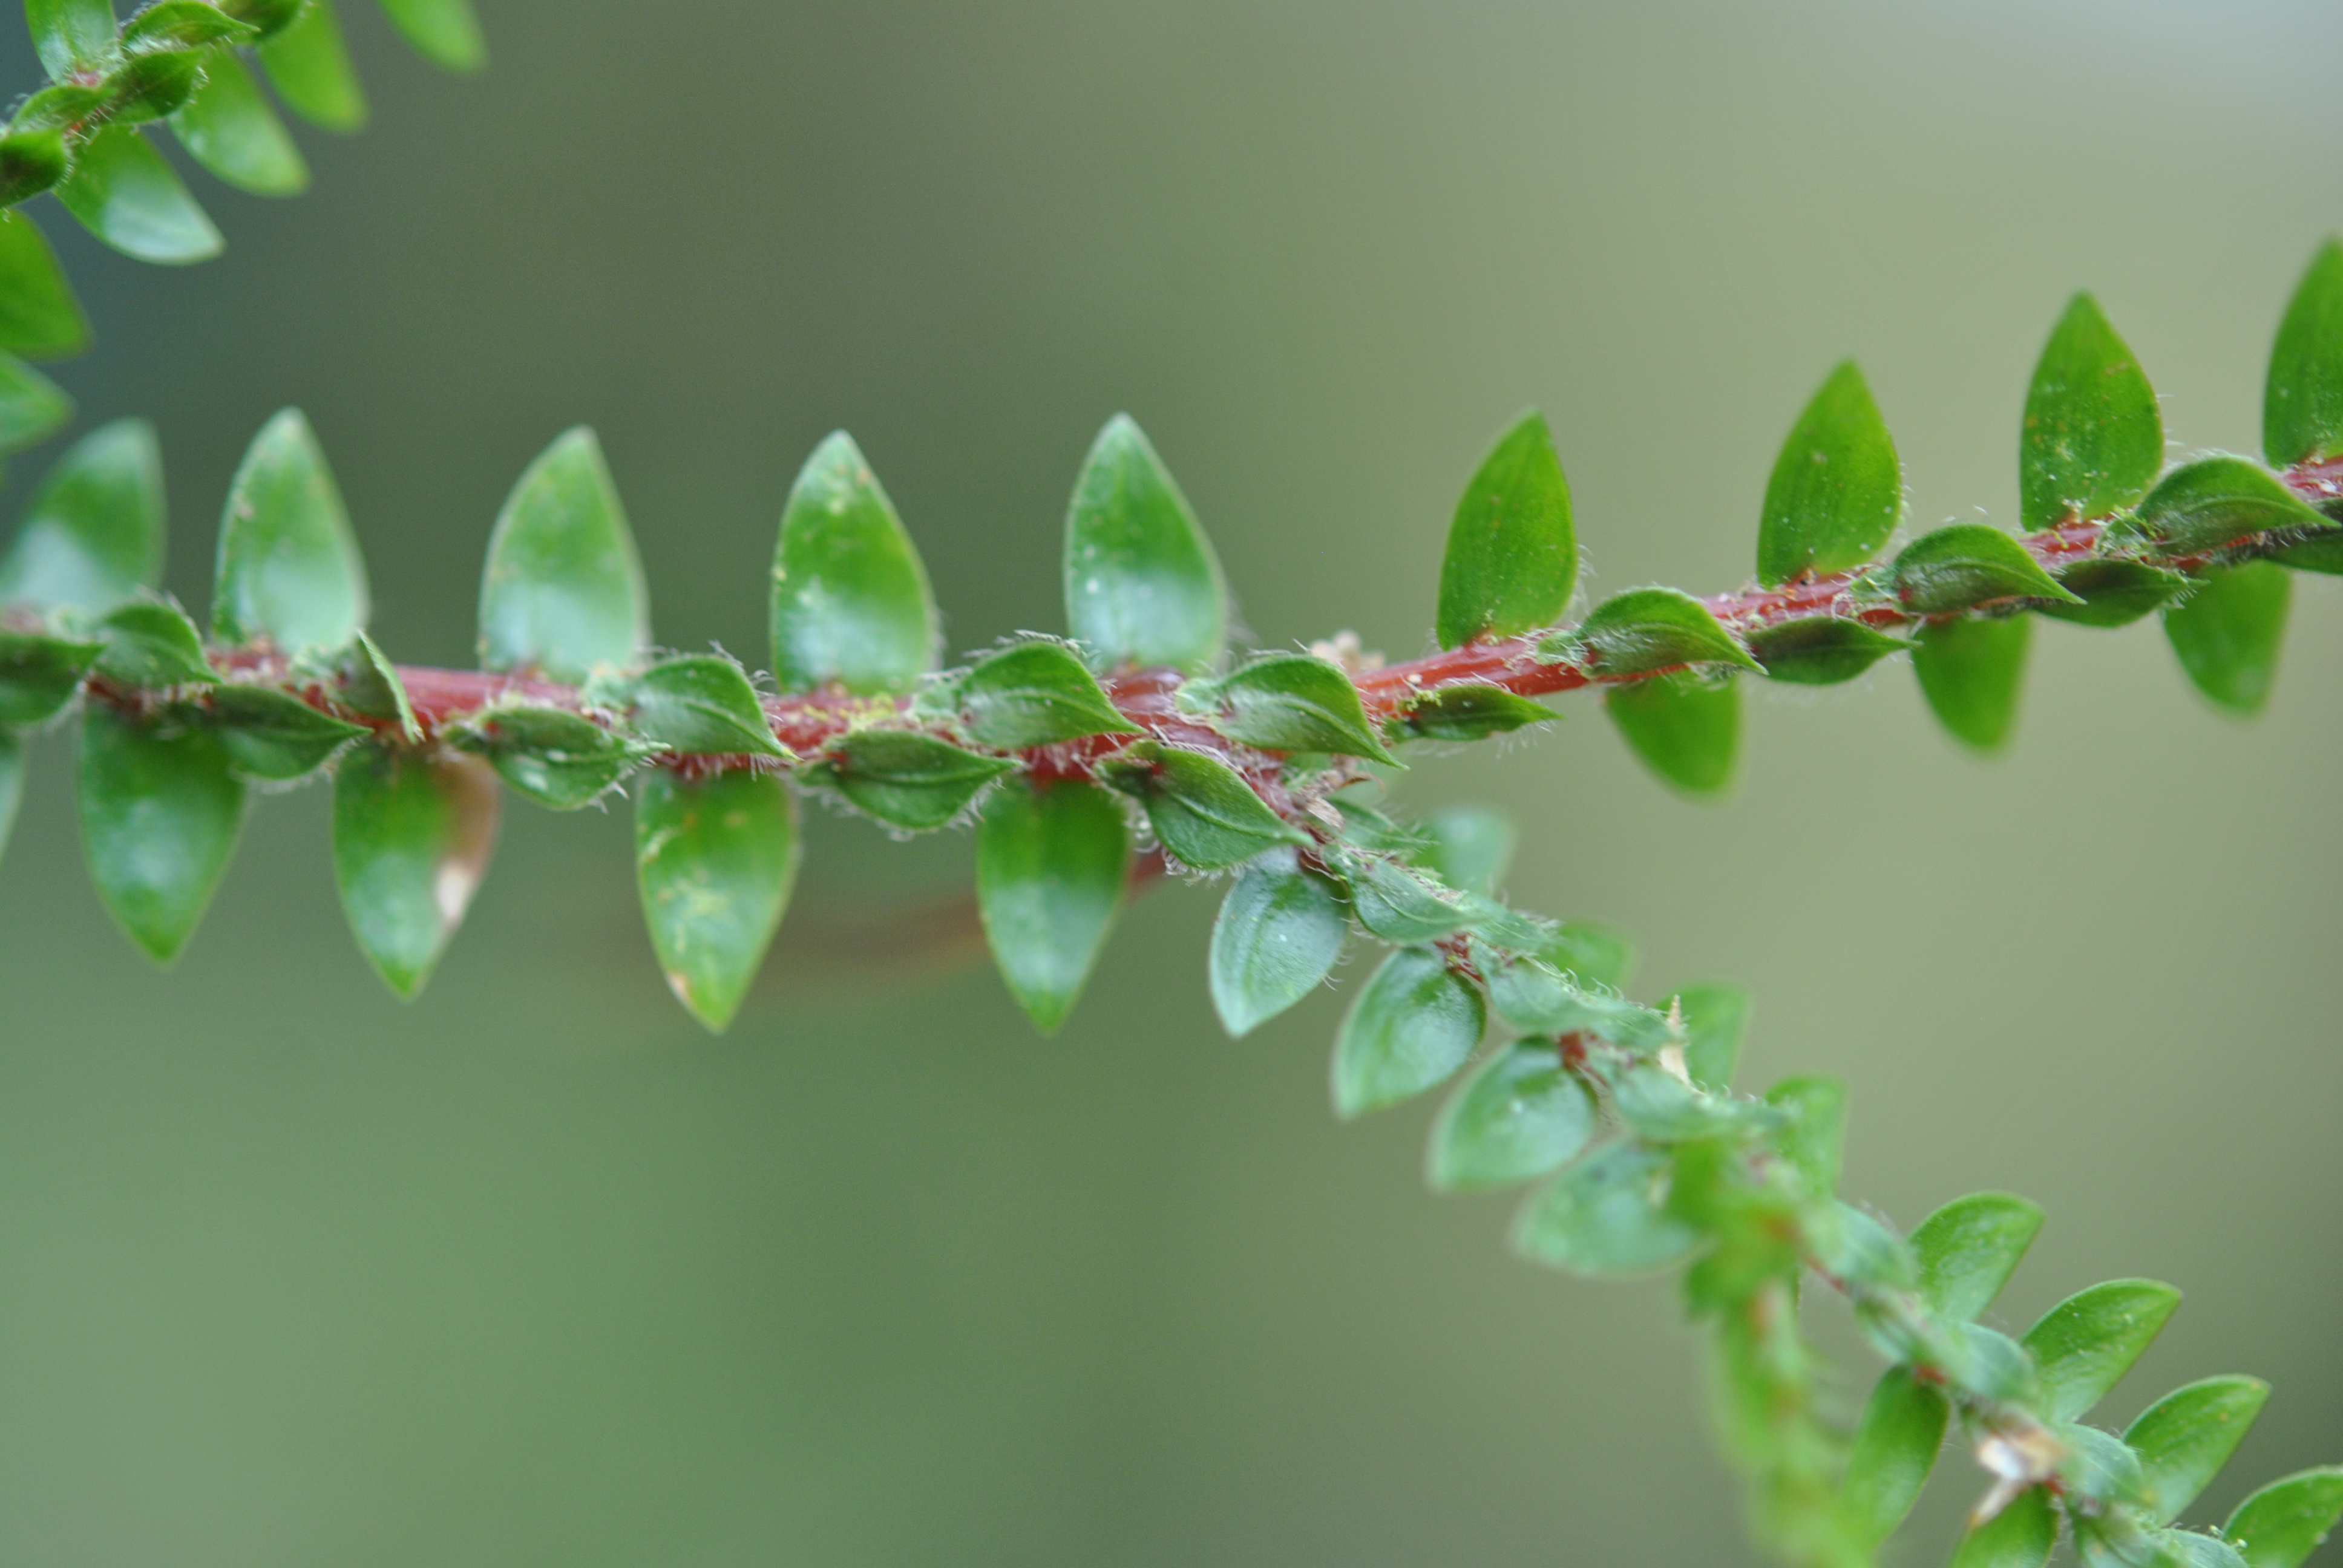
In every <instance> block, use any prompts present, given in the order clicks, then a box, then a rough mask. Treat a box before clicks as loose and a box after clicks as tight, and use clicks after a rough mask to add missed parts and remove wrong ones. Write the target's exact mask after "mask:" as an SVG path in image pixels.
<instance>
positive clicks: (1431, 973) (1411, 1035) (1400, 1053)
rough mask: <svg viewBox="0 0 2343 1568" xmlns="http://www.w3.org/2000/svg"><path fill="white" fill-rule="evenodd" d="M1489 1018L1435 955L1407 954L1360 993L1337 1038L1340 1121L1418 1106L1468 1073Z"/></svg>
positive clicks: (1399, 953) (1387, 964) (1477, 995)
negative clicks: (1422, 1097)
mask: <svg viewBox="0 0 2343 1568" xmlns="http://www.w3.org/2000/svg"><path fill="white" fill-rule="evenodd" d="M1487 1020H1488V1012H1487V1010H1486V1008H1485V1007H1484V1006H1483V1002H1482V1000H1481V992H1480V990H1478V989H1477V988H1475V987H1474V986H1473V984H1472V983H1471V982H1470V981H1468V980H1464V979H1463V977H1462V976H1460V975H1458V974H1457V973H1456V972H1455V971H1454V970H1452V969H1450V968H1449V965H1448V956H1447V955H1446V954H1445V953H1443V952H1441V951H1439V950H1437V949H1433V948H1400V949H1398V950H1395V951H1393V954H1392V955H1391V957H1389V958H1387V959H1385V960H1383V964H1382V966H1381V967H1380V968H1378V969H1377V970H1375V972H1374V973H1373V976H1371V977H1370V978H1369V979H1368V980H1367V983H1366V984H1365V985H1364V986H1363V987H1361V988H1360V990H1359V994H1358V997H1357V998H1356V1000H1353V1002H1352V1003H1351V1010H1350V1011H1349V1012H1348V1013H1345V1014H1344V1015H1343V1018H1342V1030H1340V1032H1338V1033H1337V1034H1336V1035H1335V1037H1334V1064H1333V1088H1334V1114H1335V1115H1337V1116H1340V1117H1342V1119H1343V1120H1344V1121H1348V1120H1350V1119H1351V1118H1352V1117H1354V1116H1362V1115H1364V1114H1365V1113H1366V1112H1368V1111H1381V1110H1383V1108H1384V1107H1385V1106H1389V1105H1397V1104H1398V1103H1399V1102H1400V1101H1403V1100H1412V1099H1413V1098H1414V1097H1415V1096H1417V1095H1419V1094H1422V1093H1423V1091H1425V1090H1427V1089H1430V1088H1432V1087H1433V1086H1434V1085H1436V1084H1438V1083H1440V1082H1441V1081H1443V1080H1444V1079H1446V1078H1447V1077H1448V1076H1449V1075H1450V1074H1451V1073H1453V1072H1454V1071H1455V1070H1457V1069H1458V1068H1460V1067H1462V1066H1463V1065H1464V1062H1465V1059H1466V1058H1468V1057H1470V1056H1471V1055H1472V1054H1473V1047H1475V1046H1477V1045H1479V1044H1480V1043H1481V1030H1482V1026H1483V1024H1484V1023H1486V1021H1487Z"/></svg>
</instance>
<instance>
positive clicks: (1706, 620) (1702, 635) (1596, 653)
mask: <svg viewBox="0 0 2343 1568" xmlns="http://www.w3.org/2000/svg"><path fill="white" fill-rule="evenodd" d="M1567 640H1573V641H1575V642H1576V643H1578V644H1579V645H1580V646H1581V647H1582V648H1584V654H1583V656H1582V657H1584V659H1585V661H1586V664H1587V667H1588V668H1590V669H1591V670H1593V671H1594V673H1595V674H1596V675H1598V676H1609V677H1615V676H1627V675H1643V674H1644V673H1646V672H1648V671H1651V670H1654V669H1666V668H1670V667H1672V666H1674V665H1680V664H1729V665H1735V666H1737V667H1738V668H1743V669H1755V668H1757V662H1756V660H1755V659H1753V658H1750V657H1749V655H1748V653H1747V652H1746V651H1745V650H1744V649H1743V648H1742V646H1741V645H1740V644H1739V643H1737V642H1735V641H1734V640H1733V634H1732V633H1730V632H1728V631H1726V630H1725V628H1724V627H1723V626H1721V625H1719V624H1718V622H1717V618H1715V616H1713V615H1711V614H1710V613H1709V612H1708V607H1707V606H1706V605H1704V604H1703V603H1701V602H1700V600H1698V599H1696V598H1693V597H1692V596H1691V595H1690V594H1685V593H1678V592H1677V591H1676V590H1675V589H1674V588H1632V589H1630V590H1628V591H1627V592H1625V593H1623V594H1618V595H1615V596H1614V597H1613V598H1607V599H1605V600H1604V601H1603V603H1602V604H1600V605H1598V606H1596V607H1595V610H1594V614H1593V615H1590V616H1588V617H1587V618H1585V619H1584V621H1582V622H1580V623H1579V626H1578V628H1577V630H1576V631H1575V633H1574V634H1571V636H1570V638H1567ZM1539 651H1541V652H1544V651H1545V650H1544V648H1541V649H1540V650H1539Z"/></svg>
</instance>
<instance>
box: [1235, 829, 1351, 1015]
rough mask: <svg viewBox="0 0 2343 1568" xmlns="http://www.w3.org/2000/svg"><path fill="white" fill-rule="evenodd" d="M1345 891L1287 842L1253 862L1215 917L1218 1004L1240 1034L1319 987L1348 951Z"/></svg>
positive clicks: (1348, 927) (1243, 872)
mask: <svg viewBox="0 0 2343 1568" xmlns="http://www.w3.org/2000/svg"><path fill="white" fill-rule="evenodd" d="M1349 934H1350V920H1349V919H1348V917H1347V916H1346V915H1345V913H1344V911H1343V908H1342V890H1341V889H1340V888H1338V887H1337V886H1336V885H1335V884H1334V882H1333V881H1332V879H1329V878H1327V877H1324V876H1322V875H1321V874H1319V873H1318V872H1316V871H1313V870H1309V869H1304V868H1303V867H1302V865H1301V863H1300V862H1299V860H1298V859H1296V857H1295V855H1294V853H1293V851H1292V849H1289V848H1283V847H1281V848H1279V849H1272V850H1271V851H1270V852H1269V853H1267V854H1265V855H1262V856H1261V857H1260V858H1259V859H1255V860H1253V861H1252V862H1251V863H1250V864H1248V865H1247V866H1246V867H1245V869H1243V870H1242V872H1240V873H1238V875H1237V879H1236V880H1235V881H1234V882H1232V883H1231V884H1230V886H1229V895H1228V897H1227V898H1225V899H1223V900H1222V901H1221V912H1220V917H1219V918H1218V919H1217V920H1214V921H1213V922H1212V1007H1213V1009H1214V1010H1216V1011H1217V1012H1219V1014H1220V1015H1221V1027H1222V1028H1223V1029H1225V1030H1228V1031H1229V1034H1230V1036H1231V1037H1232V1039H1237V1040H1242V1039H1243V1038H1244V1037H1245V1036H1246V1035H1248V1034H1251V1033H1252V1031H1253V1030H1255V1029H1257V1028H1259V1027H1260V1026H1261V1025H1262V1024H1264V1023H1266V1022H1268V1021H1269V1020H1271V1019H1272V1018H1275V1017H1276V1016H1277V1015H1278V1014H1280V1013H1282V1012H1283V1011H1284V1010H1286V1009H1288V1008H1290V1007H1292V1005H1293V1004H1294V1003H1295V1002H1298V1001H1300V1000H1302V998H1303V997H1305V996H1308V995H1309V994H1310V993H1311V992H1312V991H1313V990H1317V989H1318V987H1319V985H1320V984H1321V983H1322V982H1323V981H1324V980H1325V979H1326V975H1327V972H1328V971H1329V970H1332V968H1333V967H1334V960H1336V959H1337V958H1340V957H1341V956H1342V940H1343V939H1344V938H1345V937H1347V936H1348V935H1349Z"/></svg>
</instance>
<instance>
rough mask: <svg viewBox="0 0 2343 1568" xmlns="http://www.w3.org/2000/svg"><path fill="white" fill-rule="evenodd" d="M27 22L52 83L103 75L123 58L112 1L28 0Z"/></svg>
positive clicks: (26, 6)
mask: <svg viewBox="0 0 2343 1568" xmlns="http://www.w3.org/2000/svg"><path fill="white" fill-rule="evenodd" d="M25 25H27V26H29V27H30V28H31V29H32V32H33V48H34V49H35V52H37V53H38V54H39V55H40V56H41V65H42V66H43V68H44V69H45V70H46V71H47V72H48V73H49V79H50V80H51V81H53V82H62V81H64V80H65V78H66V77H68V76H75V75H84V74H88V73H96V74H97V75H104V74H105V73H106V71H108V70H110V69H112V68H113V66H114V65H115V63H116V61H118V60H119V59H120V58H121V57H122V51H121V48H120V46H119V45H117V44H116V41H115V36H116V22H115V19H114V5H113V0H25Z"/></svg>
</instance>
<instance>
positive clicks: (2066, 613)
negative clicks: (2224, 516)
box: [2036, 556, 2188, 627]
mask: <svg viewBox="0 0 2343 1568" xmlns="http://www.w3.org/2000/svg"><path fill="white" fill-rule="evenodd" d="M2187 583H2188V579H2187V578H2184V577H2182V576H2181V575H2180V574H2179V573H2178V572H2168V571H2166V570H2165V569H2163V568H2161V567H2152V566H2149V565H2148V564H2147V562H2146V561H2133V560H2125V559H2123V558H2120V557H2105V556H2101V557H2095V558H2091V559H2088V560H2082V561H2077V562H2076V563H2075V564H2074V565H2073V566H2071V567H2068V568H2066V569H2064V570H2063V571H2061V572H2059V573H2058V586H2059V587H2060V588H2065V589H2066V591H2067V592H2068V593H2070V594H2073V595H2074V596H2075V597H2076V598H2078V599H2080V600H2081V601H2082V602H2081V603H2079V604H2046V605H2038V606H2036V614H2039V615H2046V616H2052V617H2055V618H2057V619H2059V620H2070V621H2073V622H2074V623H2075V624H2076V625H2077V626H2101V627H2116V626H2129V625H2130V624H2131V623H2132V622H2134V621H2136V620H2137V619H2139V618H2141V617H2142V616H2144V615H2146V614H2147V613H2148V611H2150V610H2153V609H2160V608H2163V607H2164V606H2165V605H2167V604H2168V603H2170V602H2171V600H2172V597H2173V596H2174V595H2175V594H2177V593H2178V592H2179V591H2180V590H2181V589H2182V588H2185V587H2187Z"/></svg>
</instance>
